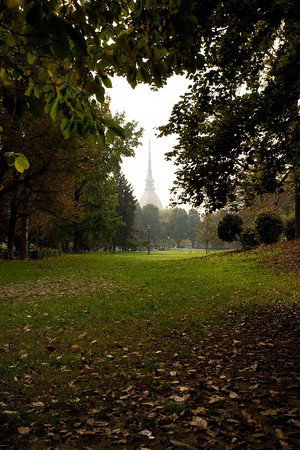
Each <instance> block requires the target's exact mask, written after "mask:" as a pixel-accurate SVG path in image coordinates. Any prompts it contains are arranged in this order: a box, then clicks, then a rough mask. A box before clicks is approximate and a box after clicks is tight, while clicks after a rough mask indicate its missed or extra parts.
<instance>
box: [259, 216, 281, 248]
mask: <svg viewBox="0 0 300 450" xmlns="http://www.w3.org/2000/svg"><path fill="white" fill-rule="evenodd" d="M283 228H284V227H283V221H282V219H281V218H280V217H279V216H278V215H277V214H276V213H273V212H271V211H264V212H261V213H259V214H258V215H257V216H256V219H255V230H256V233H257V236H258V239H259V240H260V241H261V242H262V243H263V244H272V243H273V242H277V241H279V238H280V236H281V233H282V232H283Z"/></svg>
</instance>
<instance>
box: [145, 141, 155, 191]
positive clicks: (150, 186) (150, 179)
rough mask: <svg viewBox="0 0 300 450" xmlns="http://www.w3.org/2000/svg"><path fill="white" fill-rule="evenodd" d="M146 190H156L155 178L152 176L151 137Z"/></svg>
mask: <svg viewBox="0 0 300 450" xmlns="http://www.w3.org/2000/svg"><path fill="white" fill-rule="evenodd" d="M146 190H154V180H153V177H152V165H151V148H150V139H149V152H148V172H147V178H146Z"/></svg>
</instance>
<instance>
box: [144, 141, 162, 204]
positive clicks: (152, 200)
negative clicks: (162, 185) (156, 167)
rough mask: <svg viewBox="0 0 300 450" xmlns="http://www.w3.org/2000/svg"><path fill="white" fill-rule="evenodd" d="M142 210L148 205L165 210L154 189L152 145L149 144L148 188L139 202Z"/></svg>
mask: <svg viewBox="0 0 300 450" xmlns="http://www.w3.org/2000/svg"><path fill="white" fill-rule="evenodd" d="M139 204H140V206H141V208H143V207H144V206H146V205H149V204H151V205H154V206H157V208H158V209H163V207H162V204H161V201H160V200H159V198H158V196H157V194H156V192H155V189H154V179H153V177H152V168H151V151H150V143H149V155H148V173H147V178H146V188H145V192H144V194H143V196H142V198H141V199H140V201H139Z"/></svg>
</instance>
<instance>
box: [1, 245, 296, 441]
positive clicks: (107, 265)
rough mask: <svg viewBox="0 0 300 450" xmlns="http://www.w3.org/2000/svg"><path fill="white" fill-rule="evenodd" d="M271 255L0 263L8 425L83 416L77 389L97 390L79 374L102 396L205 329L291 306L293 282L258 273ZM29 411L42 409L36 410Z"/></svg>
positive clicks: (267, 271)
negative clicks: (234, 316)
mask: <svg viewBox="0 0 300 450" xmlns="http://www.w3.org/2000/svg"><path fill="white" fill-rule="evenodd" d="M278 252H280V250H276V249H272V248H271V249H270V250H269V252H268V253H263V252H258V253H257V252H254V253H249V254H243V253H239V254H238V253H234V254H230V255H224V256H220V255H217V256H214V255H211V256H209V257H208V258H206V257H204V258H203V257H201V256H200V257H199V253H197V252H192V253H189V252H173V253H172V252H162V253H159V252H157V253H152V254H151V255H150V256H148V255H146V254H140V253H132V254H104V253H97V254H85V255H76V256H72V255H70V256H63V257H61V258H59V259H49V260H43V261H29V262H21V261H13V262H7V261H0V299H1V313H0V330H1V331H0V357H1V374H0V375H1V378H2V381H3V389H2V392H1V397H0V402H1V401H2V402H3V403H2V406H3V409H4V411H7V410H10V411H15V412H14V413H13V414H9V415H8V417H9V420H8V422H9V426H10V427H11V429H13V430H14V429H16V427H17V426H18V425H26V424H28V423H33V422H32V421H33V420H35V421H36V422H35V423H39V421H40V422H45V421H50V423H51V421H52V422H54V421H55V420H56V419H55V418H56V417H59V414H60V413H61V411H60V408H62V407H64V408H65V405H66V403H67V404H68V405H69V407H70V408H71V407H73V408H74V410H76V408H75V406H74V405H75V404H76V402H78V401H79V402H80V405H81V406H80V407H81V410H82V411H83V410H84V409H85V408H86V409H87V410H88V409H90V408H91V407H93V400H92V399H88V400H85V399H84V398H86V397H84V395H83V394H82V390H83V388H84V389H87V388H89V389H96V388H97V389H99V382H98V381H97V377H96V379H95V378H94V377H90V378H89V379H88V381H87V380H83V381H81V377H82V376H83V373H84V372H92V373H97V374H98V375H99V377H100V378H101V379H102V380H104V381H105V382H104V385H103V387H102V389H103V390H104V391H105V390H107V389H108V388H112V389H114V388H116V387H117V386H120V385H122V384H124V385H125V384H126V383H128V380H130V378H131V377H132V375H133V373H135V372H136V371H137V368H139V370H141V371H142V372H143V373H147V371H151V368H152V366H154V365H155V364H157V361H156V360H157V356H156V355H157V352H160V351H161V350H162V349H163V352H164V354H165V355H168V354H172V353H174V352H178V351H181V352H182V351H184V350H183V349H182V348H181V347H180V346H181V343H180V339H178V336H179V335H180V334H182V333H184V332H186V331H187V330H188V331H189V332H191V330H194V331H195V332H197V333H201V323H203V321H205V320H221V319H222V315H223V313H226V312H227V311H228V310H230V309H231V310H232V309H235V308H243V309H245V308H248V307H251V305H252V304H261V305H268V304H274V303H277V302H292V301H295V300H298V299H299V278H298V277H299V275H298V274H297V273H291V272H289V273H287V272H286V271H284V270H282V269H280V270H279V269H278V264H277V265H276V271H275V270H274V268H272V266H269V267H268V266H267V265H266V264H260V261H266V260H268V259H270V257H274V255H276V254H278ZM186 351H188V349H187V350H186ZM100 384H101V383H100ZM100 391H101V389H100ZM78 399H79V400H78ZM33 402H41V403H42V404H43V405H44V406H43V408H42V411H40V410H38V411H37V407H32V403H33ZM72 405H73V406H72ZM2 420H4V421H7V413H4V416H3V418H2ZM11 429H10V430H9V434H12V431H11ZM6 432H7V424H6Z"/></svg>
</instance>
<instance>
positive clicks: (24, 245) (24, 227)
mask: <svg viewBox="0 0 300 450" xmlns="http://www.w3.org/2000/svg"><path fill="white" fill-rule="evenodd" d="M28 222H29V220H28V215H25V214H24V215H23V216H22V217H21V240H20V259H22V260H25V259H28Z"/></svg>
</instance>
